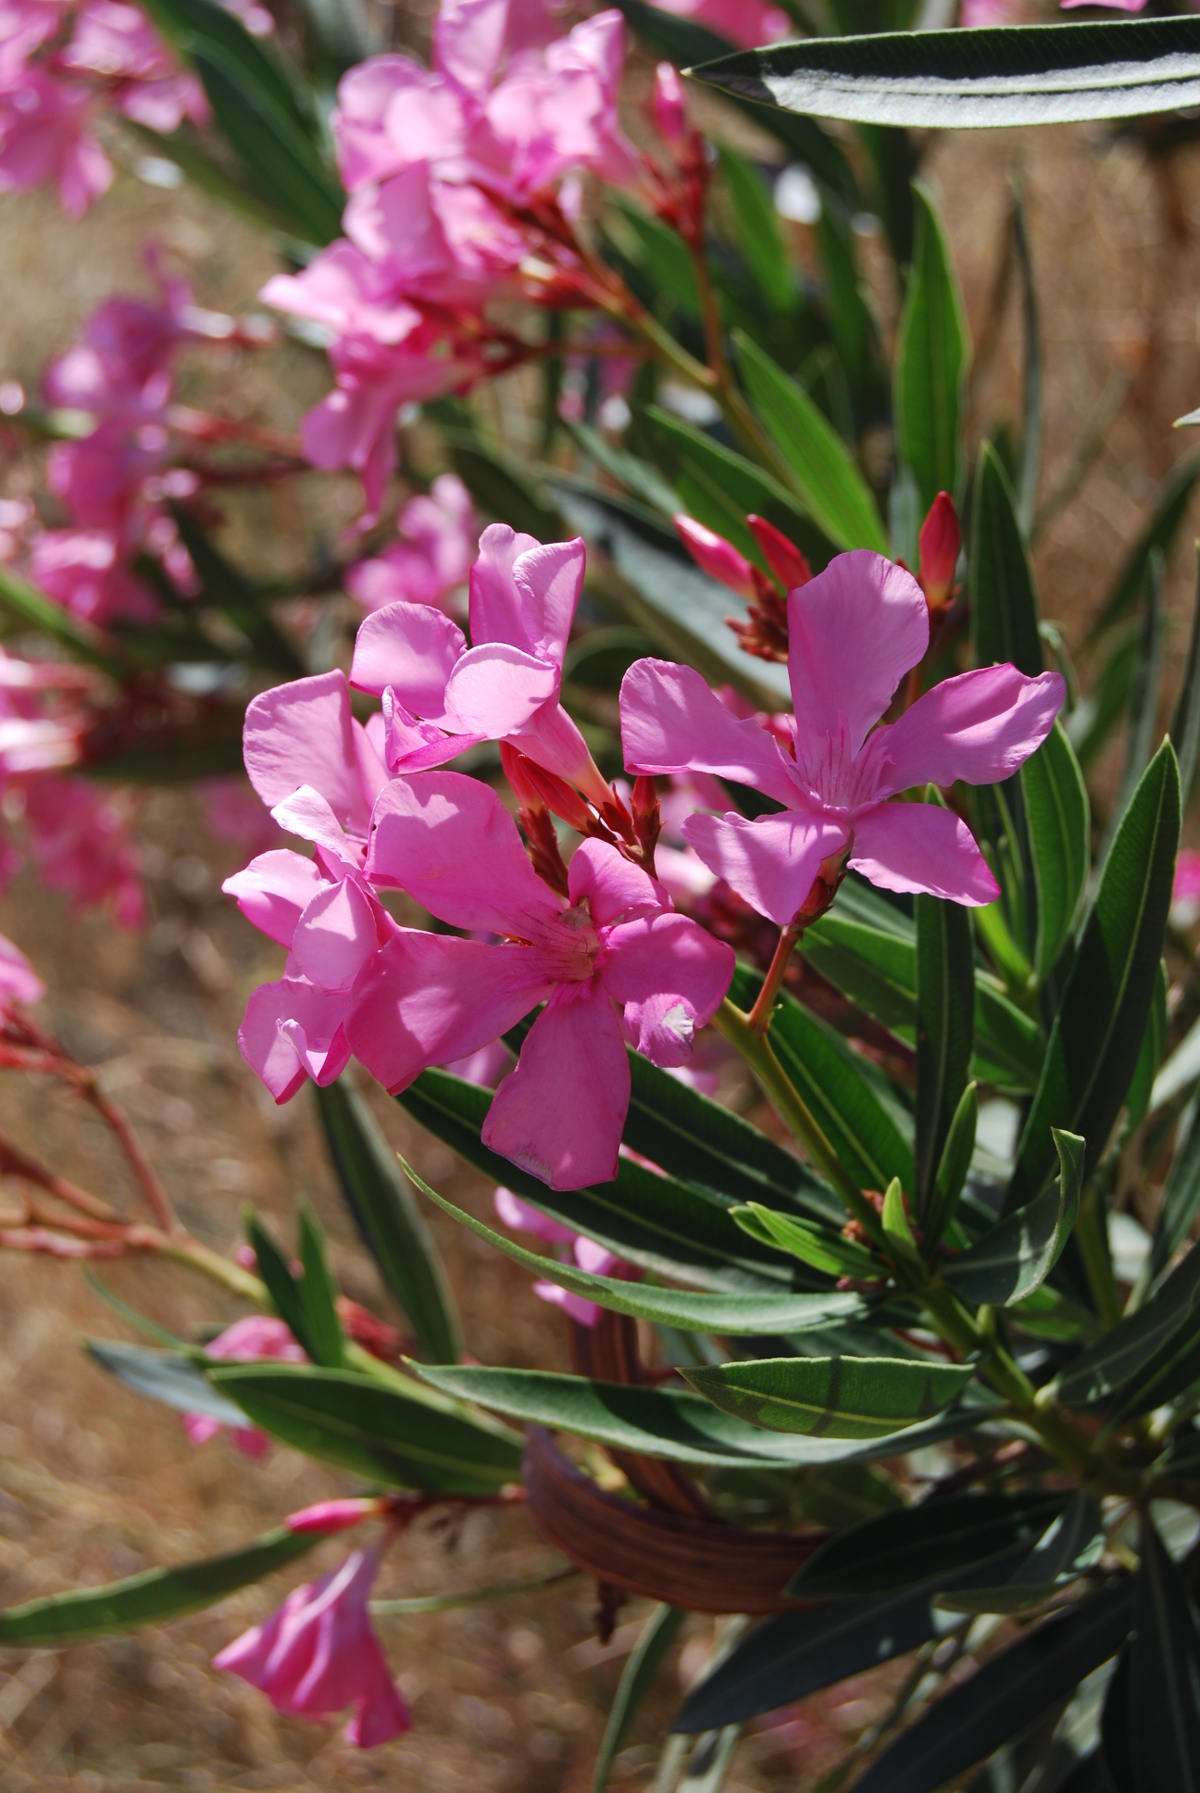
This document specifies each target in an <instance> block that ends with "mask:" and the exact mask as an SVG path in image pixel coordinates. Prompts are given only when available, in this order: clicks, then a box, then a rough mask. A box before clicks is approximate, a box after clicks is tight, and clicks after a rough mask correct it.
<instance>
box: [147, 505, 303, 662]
mask: <svg viewBox="0 0 1200 1793" xmlns="http://www.w3.org/2000/svg"><path fill="white" fill-rule="evenodd" d="M172 514H173V516H174V518H175V523H176V527H177V528H178V530H179V533H180V535H181V537H182V538H183V544H184V547H185V548H186V549H187V551H188V553H189V554H190V555H191V557H192V564H193V566H194V567H195V569H196V575H197V577H198V578H199V580H200V587H201V591H200V595H201V597H202V599H203V601H204V602H205V603H206V604H211V605H212V607H213V608H214V609H215V610H220V611H223V612H224V614H225V616H226V617H227V618H228V620H229V621H230V622H231V623H232V624H233V625H234V627H235V628H236V629H240V631H241V633H242V634H243V635H245V636H246V637H247V639H248V640H249V641H250V642H251V643H252V644H253V647H254V651H255V657H256V658H257V659H258V660H259V661H260V662H261V663H262V665H264V666H270V667H273V668H274V669H275V670H277V671H279V672H282V673H284V674H286V675H287V676H288V677H289V678H298V677H299V676H300V675H301V674H302V673H303V671H304V663H303V661H302V660H300V659H299V658H298V657H297V654H296V650H295V649H294V648H293V647H292V645H291V643H290V642H289V641H288V640H287V638H286V636H284V635H282V634H281V633H280V631H279V630H278V629H277V628H276V626H275V624H274V622H273V621H272V619H271V616H270V613H269V611H268V610H267V608H266V606H265V605H264V604H263V603H262V602H261V600H260V599H259V598H258V597H257V595H256V594H255V592H254V591H253V590H252V588H251V587H250V586H249V585H248V584H247V583H246V581H245V579H244V578H243V576H242V574H241V573H239V572H238V570H237V568H236V567H235V566H234V565H233V564H232V562H230V561H228V560H226V558H225V556H224V555H223V554H221V553H219V552H218V551H217V549H216V548H215V547H214V546H213V544H212V542H211V541H210V540H209V538H208V536H207V535H206V534H205V532H204V531H203V530H202V529H201V527H200V525H199V524H198V523H197V521H196V519H195V517H194V516H193V515H192V514H191V512H190V511H186V510H184V509H183V508H182V506H176V507H175V509H174V511H173V513H172Z"/></svg>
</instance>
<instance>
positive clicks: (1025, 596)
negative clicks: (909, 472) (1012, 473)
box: [969, 442, 1044, 678]
mask: <svg viewBox="0 0 1200 1793" xmlns="http://www.w3.org/2000/svg"><path fill="white" fill-rule="evenodd" d="M969 583H970V591H971V644H972V646H973V648H974V650H975V663H976V665H977V666H993V665H996V664H1002V663H1004V662H1006V661H1011V663H1012V664H1013V665H1014V666H1015V667H1016V668H1017V670H1018V672H1023V673H1026V674H1027V675H1028V676H1029V677H1030V678H1036V677H1037V675H1038V673H1039V672H1041V670H1042V667H1043V664H1044V660H1043V655H1042V640H1041V636H1040V635H1039V634H1038V613H1037V595H1036V593H1035V591H1034V587H1033V568H1032V566H1031V565H1030V562H1029V550H1028V548H1027V547H1026V545H1025V539H1024V536H1023V534H1022V531H1021V525H1020V523H1019V521H1018V520H1017V508H1016V499H1015V497H1014V495H1013V490H1012V487H1011V486H1010V485H1009V482H1008V475H1007V474H1006V473H1005V471H1004V468H1003V466H1002V465H1001V462H1000V458H999V456H998V455H997V453H996V451H995V449H994V448H993V447H992V445H991V443H990V442H985V443H984V445H983V447H982V448H981V449H980V451H979V465H978V468H977V469H976V473H975V494H974V502H973V504H972V506H971V566H970V576H969Z"/></svg>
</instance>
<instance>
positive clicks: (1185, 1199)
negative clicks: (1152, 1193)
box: [1149, 1102, 1200, 1276]
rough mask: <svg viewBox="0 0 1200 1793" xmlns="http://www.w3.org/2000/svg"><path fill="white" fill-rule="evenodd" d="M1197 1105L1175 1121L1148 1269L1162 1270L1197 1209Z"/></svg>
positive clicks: (1199, 1123) (1199, 1167)
mask: <svg viewBox="0 0 1200 1793" xmlns="http://www.w3.org/2000/svg"><path fill="white" fill-rule="evenodd" d="M1198 1115H1200V1105H1197V1104H1196V1103H1195V1102H1193V1103H1192V1104H1191V1106H1190V1107H1189V1109H1188V1110H1187V1112H1186V1113H1185V1115H1184V1117H1183V1119H1182V1120H1181V1121H1180V1124H1179V1141H1178V1144H1177V1145H1176V1147H1175V1157H1174V1159H1173V1160H1172V1163H1171V1169H1170V1171H1169V1172H1168V1174H1167V1180H1166V1183H1165V1184H1164V1185H1163V1196H1162V1207H1161V1209H1160V1210H1159V1215H1158V1221H1157V1223H1156V1225H1155V1228H1154V1239H1153V1242H1152V1244H1151V1246H1150V1263H1149V1270H1150V1274H1151V1275H1152V1276H1157V1275H1158V1274H1159V1273H1160V1271H1162V1270H1164V1269H1165V1268H1166V1266H1167V1265H1168V1264H1169V1263H1170V1262H1171V1259H1172V1258H1173V1257H1174V1256H1175V1253H1176V1252H1177V1251H1178V1250H1179V1247H1180V1246H1181V1245H1182V1244H1183V1242H1184V1240H1185V1239H1186V1238H1187V1236H1188V1234H1189V1233H1190V1232H1191V1230H1192V1222H1193V1221H1194V1220H1195V1218H1196V1213H1197V1210H1198V1209H1200V1120H1198V1119H1197V1116H1198Z"/></svg>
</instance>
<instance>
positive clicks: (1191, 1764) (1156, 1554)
mask: <svg viewBox="0 0 1200 1793" xmlns="http://www.w3.org/2000/svg"><path fill="white" fill-rule="evenodd" d="M1141 1558H1142V1561H1141V1568H1140V1570H1139V1572H1138V1576H1137V1579H1136V1581H1135V1582H1134V1588H1133V1626H1134V1631H1133V1643H1132V1647H1131V1650H1130V1655H1129V1703H1130V1713H1131V1716H1132V1719H1133V1723H1132V1724H1131V1726H1130V1738H1131V1750H1132V1756H1133V1774H1134V1784H1135V1786H1137V1787H1139V1788H1147V1789H1149V1788H1158V1787H1161V1788H1163V1789H1166V1788H1167V1787H1170V1788H1171V1790H1172V1793H1197V1790H1198V1789H1200V1624H1198V1623H1197V1618H1196V1609H1195V1607H1194V1606H1193V1604H1192V1600H1191V1596H1190V1594H1189V1593H1188V1589H1187V1586H1186V1585H1185V1583H1184V1579H1183V1576H1182V1575H1181V1574H1180V1571H1179V1569H1178V1567H1177V1566H1176V1565H1175V1564H1174V1563H1173V1562H1172V1561H1171V1558H1170V1557H1169V1556H1168V1554H1167V1552H1166V1549H1165V1548H1164V1546H1163V1543H1162V1540H1161V1539H1160V1538H1159V1535H1158V1533H1157V1532H1156V1531H1155V1529H1154V1526H1153V1524H1152V1523H1151V1522H1150V1520H1149V1519H1148V1518H1143V1521H1142V1529H1141Z"/></svg>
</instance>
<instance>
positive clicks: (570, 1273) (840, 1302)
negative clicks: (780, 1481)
mask: <svg viewBox="0 0 1200 1793" xmlns="http://www.w3.org/2000/svg"><path fill="white" fill-rule="evenodd" d="M405 1169H406V1171H407V1172H408V1175H409V1176H410V1177H411V1178H412V1180H413V1182H414V1183H415V1184H416V1186H417V1188H418V1189H419V1190H420V1191H421V1193H422V1194H423V1195H427V1196H428V1197H429V1199H430V1201H431V1202H436V1203H437V1205H438V1207H439V1208H443V1209H444V1210H445V1212H446V1213H447V1214H450V1215H452V1216H453V1218H454V1219H455V1220H457V1221H459V1222H460V1224H461V1225H463V1226H465V1227H467V1228H468V1229H469V1230H470V1231H471V1232H473V1233H474V1234H475V1235H476V1236H477V1237H478V1238H480V1239H486V1241H487V1243H488V1244H489V1245H494V1246H495V1247H496V1249H497V1251H502V1252H504V1254H505V1256H506V1257H510V1258H512V1259H513V1261H514V1262H515V1263H518V1264H520V1265H522V1266H523V1268H524V1269H526V1270H531V1271H533V1273H534V1275H535V1276H541V1277H544V1278H545V1280H546V1281H547V1282H552V1283H557V1284H558V1286H559V1288H561V1289H569V1290H570V1292H571V1293H572V1294H573V1295H582V1296H583V1297H584V1298H585V1300H588V1301H594V1302H596V1303H597V1305H598V1306H600V1307H606V1308H610V1309H611V1310H612V1311H613V1313H617V1314H630V1315H632V1317H633V1318H634V1319H637V1320H650V1321H652V1322H654V1323H655V1324H657V1325H660V1326H676V1327H678V1328H679V1329H680V1330H681V1331H683V1332H710V1333H730V1334H734V1335H738V1336H740V1335H743V1334H744V1335H746V1336H750V1335H753V1334H755V1333H773V1334H776V1335H778V1334H779V1333H788V1332H803V1331H805V1330H806V1329H807V1328H809V1327H814V1326H828V1325H830V1324H831V1323H832V1322H834V1321H837V1320H847V1319H851V1318H855V1319H857V1318H860V1317H861V1316H862V1314H863V1313H864V1311H865V1310H864V1304H863V1302H862V1301H861V1300H860V1299H859V1297H858V1296H856V1295H839V1294H830V1295H800V1294H796V1295H793V1294H778V1295H777V1294H775V1293H774V1292H773V1291H767V1290H762V1291H758V1292H756V1293H754V1294H746V1295H734V1294H729V1295H701V1294H697V1293H695V1291H693V1290H691V1289H660V1288H655V1287H653V1286H652V1285H649V1284H646V1283H640V1282H628V1281H625V1280H623V1279H622V1278H620V1277H616V1276H596V1275H593V1274H592V1273H591V1272H590V1271H587V1270H580V1269H578V1268H577V1267H576V1266H575V1265H574V1264H560V1263H559V1262H558V1260H557V1259H556V1258H551V1257H541V1256H539V1255H538V1253H537V1252H535V1251H526V1249H525V1247H524V1246H523V1245H518V1244H517V1242H516V1240H515V1239H510V1238H508V1237H507V1236H506V1235H504V1234H503V1233H498V1232H496V1231H495V1230H494V1229H493V1228H492V1227H490V1226H486V1225H485V1224H484V1222H483V1221H482V1220H476V1219H475V1217H474V1216H473V1215H471V1214H466V1213H464V1212H463V1210H462V1209H461V1208H456V1207H455V1205H454V1203H453V1202H448V1201H447V1200H446V1198H445V1196H442V1195H439V1194H438V1193H437V1191H436V1190H435V1189H431V1188H430V1187H429V1185H428V1183H425V1182H422V1180H421V1178H420V1177H419V1176H418V1175H417V1173H416V1171H415V1170H413V1169H412V1167H411V1166H410V1165H405Z"/></svg>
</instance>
